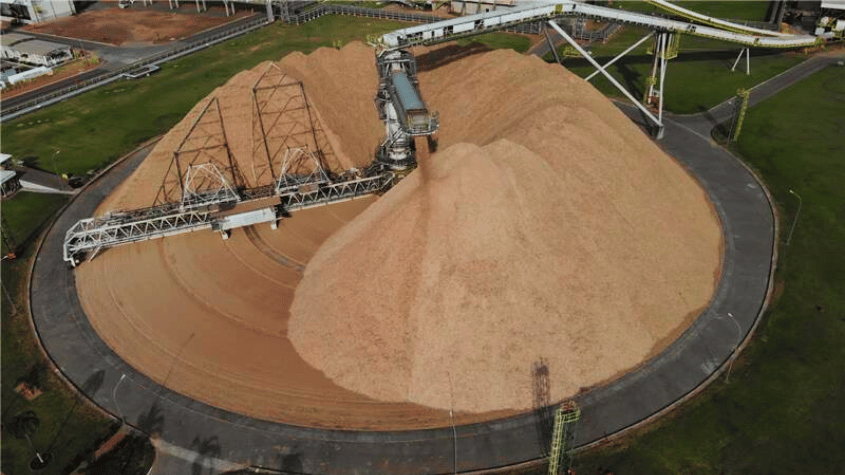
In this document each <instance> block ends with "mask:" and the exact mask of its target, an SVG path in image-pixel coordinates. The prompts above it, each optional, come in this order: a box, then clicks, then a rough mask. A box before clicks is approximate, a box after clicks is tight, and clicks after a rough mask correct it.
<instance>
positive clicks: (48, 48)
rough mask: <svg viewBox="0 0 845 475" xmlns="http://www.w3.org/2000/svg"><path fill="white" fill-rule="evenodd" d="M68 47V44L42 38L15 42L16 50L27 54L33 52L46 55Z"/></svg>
mask: <svg viewBox="0 0 845 475" xmlns="http://www.w3.org/2000/svg"><path fill="white" fill-rule="evenodd" d="M68 49H70V46H67V45H63V44H61V43H53V42H52V41H44V40H32V41H24V42H22V43H18V44H15V50H16V51H19V52H20V53H22V54H27V55H29V54H34V55H38V56H48V55H50V54H51V53H54V52H56V51H62V50H68Z"/></svg>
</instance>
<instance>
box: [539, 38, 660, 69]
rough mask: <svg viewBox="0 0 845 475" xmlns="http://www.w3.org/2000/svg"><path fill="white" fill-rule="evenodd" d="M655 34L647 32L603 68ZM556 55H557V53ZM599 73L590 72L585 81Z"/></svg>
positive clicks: (604, 67)
mask: <svg viewBox="0 0 845 475" xmlns="http://www.w3.org/2000/svg"><path fill="white" fill-rule="evenodd" d="M655 34H656V33H654V32H652V33H649V34H647V35H645V36H643V37H642V39H640V40H639V41H637V42H636V43H634V44H632V45H631V46H629V47H628V49H626V50H625V51H623V52H621V53H619V54H618V55H617V56H616V57H615V58H613V59H611V60H610V61H608V62H607V63H605V64H604V65H603V66H602V69H607V67H608V66H610V65H611V64H613V63H615V62H617V61H619V60H620V59H621V58H622V57H623V56H625V55H626V54H628V53H630V52H631V51H633V50H634V48H636V47H637V46H639V45H641V44H643V43H644V42H645V41H646V40H647V39H649V38H651V37H653V36H654V35H655ZM555 56H557V55H555ZM598 73H599V71H595V72H593V73H592V74H590V75H589V76H587V77H586V78H584V80H585V81H589V80H590V79H593V77H595V75H596V74H598Z"/></svg>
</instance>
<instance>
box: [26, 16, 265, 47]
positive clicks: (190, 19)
mask: <svg viewBox="0 0 845 475" xmlns="http://www.w3.org/2000/svg"><path fill="white" fill-rule="evenodd" d="M251 14H252V13H251V12H248V11H243V12H239V13H237V14H236V15H235V16H232V17H223V18H220V17H212V16H205V15H189V14H180V13H171V12H160V11H154V10H145V9H143V8H126V9H121V8H109V9H104V10H94V11H88V12H83V13H81V14H79V15H75V16H71V17H66V18H60V19H57V20H53V21H48V22H44V23H37V24H32V25H27V26H26V27H24V28H23V29H24V30H26V31H34V32H37V33H45V34H50V35H56V36H62V37H65V38H77V39H81V40H90V41H98V42H100V43H108V44H112V45H116V46H119V45H122V44H125V43H153V44H160V43H168V42H170V41H174V40H180V39H183V38H186V37H189V36H191V35H193V34H195V33H198V32H200V31H203V30H206V29H208V28H212V27H215V26H219V25H223V24H225V23H228V22H230V21H233V20H235V19H237V18H241V17H244V16H249V15H251Z"/></svg>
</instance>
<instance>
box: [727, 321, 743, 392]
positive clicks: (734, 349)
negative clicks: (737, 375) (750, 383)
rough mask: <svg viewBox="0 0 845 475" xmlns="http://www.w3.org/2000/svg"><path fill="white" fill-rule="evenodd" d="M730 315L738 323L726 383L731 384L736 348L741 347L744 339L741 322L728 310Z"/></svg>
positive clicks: (735, 323)
mask: <svg viewBox="0 0 845 475" xmlns="http://www.w3.org/2000/svg"><path fill="white" fill-rule="evenodd" d="M728 317H730V319H731V321H732V322H734V325H736V343H734V348H733V350H731V360H730V362H728V376H727V378H725V383H726V384H730V382H731V369H733V366H734V359H736V350H737V348H739V342H740V339H742V328H740V327H739V322H737V321H736V318H734V316H733V314H732V313H731V312H728Z"/></svg>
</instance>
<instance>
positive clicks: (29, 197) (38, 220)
mask: <svg viewBox="0 0 845 475" xmlns="http://www.w3.org/2000/svg"><path fill="white" fill-rule="evenodd" d="M67 200H68V197H67V195H53V194H46V193H32V192H28V191H21V192H18V194H16V195H15V196H14V197H12V198H11V199H8V200H3V202H2V204H0V212H1V213H2V214H3V218H4V219H5V220H6V224H7V225H8V226H9V232H10V234H11V237H12V238H13V239H14V241H15V242H16V243H17V244H18V246H19V247H21V246H24V245H25V244H26V242H27V241H29V240H30V239H32V238H34V237H35V236H34V235H35V232H36V231H38V229H39V228H41V227H42V226H43V225H44V224H45V223H46V221H47V220H48V219H50V217H51V216H53V213H55V212H56V210H58V209H59V208H60V207H61V206H62V205H63V204H65V203H66V202H67ZM9 251H10V250H9V249H6V248H5V246H4V247H3V253H4V254H5V253H6V252H9Z"/></svg>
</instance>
